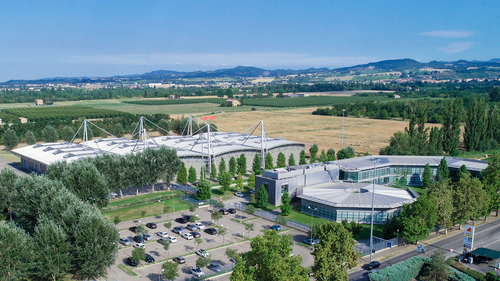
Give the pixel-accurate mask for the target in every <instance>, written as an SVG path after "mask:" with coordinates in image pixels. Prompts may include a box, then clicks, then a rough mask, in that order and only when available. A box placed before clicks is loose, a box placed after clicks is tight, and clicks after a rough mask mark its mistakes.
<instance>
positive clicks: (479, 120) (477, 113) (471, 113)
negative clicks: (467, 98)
mask: <svg viewBox="0 0 500 281" xmlns="http://www.w3.org/2000/svg"><path fill="white" fill-rule="evenodd" d="M465 123H466V124H465V132H464V144H465V149H467V151H477V150H479V149H480V147H481V140H483V139H484V135H485V133H486V128H487V127H488V124H487V117H486V105H485V103H484V99H481V100H480V101H477V99H476V98H474V99H473V100H472V101H471V104H470V106H469V110H468V111H467V117H466V122H465Z"/></svg>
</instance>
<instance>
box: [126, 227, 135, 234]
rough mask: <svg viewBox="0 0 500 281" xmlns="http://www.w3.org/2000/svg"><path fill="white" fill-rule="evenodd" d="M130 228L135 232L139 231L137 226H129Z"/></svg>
mask: <svg viewBox="0 0 500 281" xmlns="http://www.w3.org/2000/svg"><path fill="white" fill-rule="evenodd" d="M128 230H130V231H132V232H133V233H135V232H136V231H137V226H132V227H131V228H129V229H128Z"/></svg>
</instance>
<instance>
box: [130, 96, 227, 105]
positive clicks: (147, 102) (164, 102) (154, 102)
mask: <svg viewBox="0 0 500 281" xmlns="http://www.w3.org/2000/svg"><path fill="white" fill-rule="evenodd" d="M122 102H123V103H131V104H139V105H173V104H194V103H215V104H220V103H221V102H224V100H223V99H214V98H209V99H204V98H199V99H179V100H164V99H162V100H158V99H140V100H137V99H136V100H126V101H122Z"/></svg>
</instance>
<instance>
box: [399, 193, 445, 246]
mask: <svg viewBox="0 0 500 281" xmlns="http://www.w3.org/2000/svg"><path fill="white" fill-rule="evenodd" d="M398 221H399V225H400V226H402V228H403V229H402V231H400V232H401V234H402V237H403V238H405V239H406V240H408V241H412V242H415V241H418V240H421V239H424V238H426V237H427V236H429V231H430V230H432V229H434V226H435V225H436V222H437V206H436V205H435V204H434V202H433V200H432V198H430V197H429V196H427V195H425V196H421V197H419V198H418V199H417V200H416V201H415V202H413V203H412V204H405V205H404V206H403V208H402V210H401V214H400V215H399V216H398Z"/></svg>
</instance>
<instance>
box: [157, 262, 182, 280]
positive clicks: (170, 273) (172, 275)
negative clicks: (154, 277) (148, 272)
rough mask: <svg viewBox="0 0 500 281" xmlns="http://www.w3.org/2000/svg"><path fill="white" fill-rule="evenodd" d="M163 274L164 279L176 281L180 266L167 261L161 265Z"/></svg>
mask: <svg viewBox="0 0 500 281" xmlns="http://www.w3.org/2000/svg"><path fill="white" fill-rule="evenodd" d="M161 268H162V269H163V272H162V274H161V276H162V277H163V279H167V280H169V281H174V280H175V279H176V278H177V277H179V276H180V275H179V264H177V263H175V262H171V261H167V262H165V263H163V264H162V265H161Z"/></svg>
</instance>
